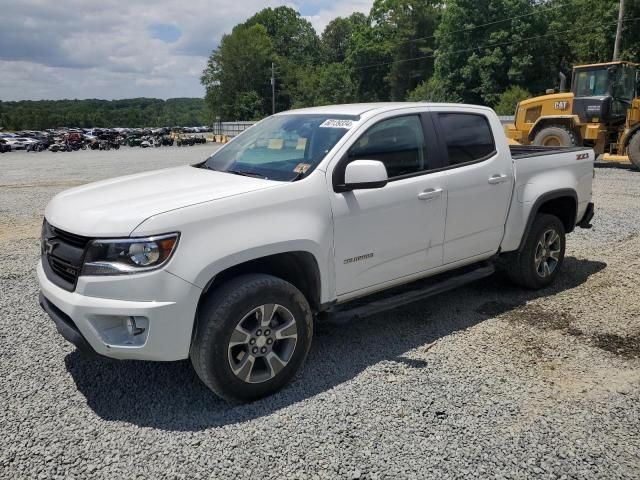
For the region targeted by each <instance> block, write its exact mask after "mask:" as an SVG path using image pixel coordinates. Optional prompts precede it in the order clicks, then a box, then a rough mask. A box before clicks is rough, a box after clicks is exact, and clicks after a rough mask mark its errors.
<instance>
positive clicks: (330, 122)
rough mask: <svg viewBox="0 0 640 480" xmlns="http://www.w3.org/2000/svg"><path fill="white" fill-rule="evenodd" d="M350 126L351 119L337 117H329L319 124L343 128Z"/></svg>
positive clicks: (351, 123)
mask: <svg viewBox="0 0 640 480" xmlns="http://www.w3.org/2000/svg"><path fill="white" fill-rule="evenodd" d="M351 127H353V120H339V119H337V118H329V119H327V120H325V121H324V122H322V124H321V125H320V128H344V129H347V130H349V129H350V128H351Z"/></svg>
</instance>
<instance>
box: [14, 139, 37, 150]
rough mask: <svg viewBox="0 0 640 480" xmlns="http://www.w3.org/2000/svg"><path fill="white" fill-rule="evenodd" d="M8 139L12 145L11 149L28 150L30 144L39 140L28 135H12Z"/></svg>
mask: <svg viewBox="0 0 640 480" xmlns="http://www.w3.org/2000/svg"><path fill="white" fill-rule="evenodd" d="M6 141H7V143H8V144H9V145H10V146H11V150H26V149H27V147H28V146H29V145H32V144H34V143H36V142H37V140H34V139H33V138H27V137H11V138H7V139H6Z"/></svg>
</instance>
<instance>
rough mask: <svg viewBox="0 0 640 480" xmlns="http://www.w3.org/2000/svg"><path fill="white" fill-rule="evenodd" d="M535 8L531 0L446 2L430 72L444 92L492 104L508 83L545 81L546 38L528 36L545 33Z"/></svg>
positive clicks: (538, 4) (467, 99)
mask: <svg viewBox="0 0 640 480" xmlns="http://www.w3.org/2000/svg"><path fill="white" fill-rule="evenodd" d="M536 8H537V9H540V8H543V5H540V3H539V2H537V1H536V0H449V1H448V2H447V7H446V8H445V9H444V10H443V14H442V20H441V22H440V24H439V26H438V30H437V34H436V35H437V41H438V50H437V53H436V67H435V75H436V77H437V78H438V80H439V81H441V82H443V84H444V85H445V87H446V90H447V91H451V92H455V93H456V94H457V95H458V96H459V97H461V98H462V99H463V100H464V101H466V102H469V103H479V104H487V105H495V104H496V103H497V101H498V98H499V96H500V93H501V92H503V91H504V90H506V88H507V87H508V86H510V85H525V86H526V84H527V83H533V84H536V83H541V79H543V78H544V79H545V80H547V78H548V69H547V68H546V67H545V68H541V65H542V66H544V64H545V63H547V62H546V60H547V58H545V55H544V53H545V49H544V46H545V43H548V41H545V40H542V39H540V40H537V41H536V40H532V38H535V37H538V36H540V35H544V34H545V33H546V31H547V28H546V25H545V23H544V18H542V17H541V16H540V15H537V14H536V13H535V12H534V11H535V9H536ZM503 20H504V21H503ZM547 81H548V80H547Z"/></svg>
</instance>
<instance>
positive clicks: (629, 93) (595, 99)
mask: <svg viewBox="0 0 640 480" xmlns="http://www.w3.org/2000/svg"><path fill="white" fill-rule="evenodd" d="M637 76H638V65H636V64H632V63H628V62H615V63H602V64H596V65H583V66H578V67H574V69H573V81H572V91H573V94H574V100H573V113H574V114H575V115H577V116H578V117H579V118H580V121H581V122H582V123H605V124H609V125H618V124H622V123H624V121H625V119H626V115H627V110H629V108H630V107H631V103H632V101H633V99H634V98H635V97H636V95H637Z"/></svg>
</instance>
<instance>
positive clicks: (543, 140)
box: [533, 125, 578, 147]
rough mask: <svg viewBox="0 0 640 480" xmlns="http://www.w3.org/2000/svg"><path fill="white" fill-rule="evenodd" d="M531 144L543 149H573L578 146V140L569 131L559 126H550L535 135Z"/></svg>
mask: <svg viewBox="0 0 640 480" xmlns="http://www.w3.org/2000/svg"><path fill="white" fill-rule="evenodd" d="M533 144H534V145H538V146H545V147H575V146H576V145H578V139H577V138H576V135H575V134H574V133H573V132H572V131H571V130H568V129H567V128H565V127H562V126H560V125H552V126H550V127H545V128H543V129H542V130H540V131H539V132H538V133H536V136H535V138H534V139H533Z"/></svg>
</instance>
